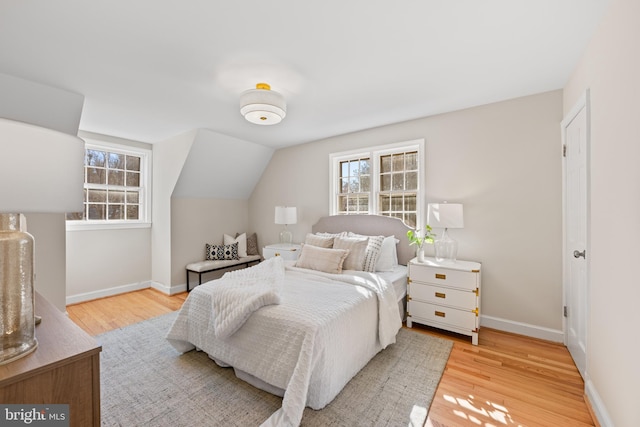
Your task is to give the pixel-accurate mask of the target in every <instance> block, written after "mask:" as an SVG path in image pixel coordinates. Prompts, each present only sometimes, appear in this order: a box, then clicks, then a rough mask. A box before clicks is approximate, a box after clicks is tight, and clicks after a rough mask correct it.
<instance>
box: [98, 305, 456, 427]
mask: <svg viewBox="0 0 640 427" xmlns="http://www.w3.org/2000/svg"><path fill="white" fill-rule="evenodd" d="M175 316H176V313H170V314H166V315H163V316H160V317H156V318H154V319H150V320H147V321H144V322H140V323H137V324H134V325H130V326H127V327H124V328H121V329H117V330H114V331H111V332H107V333H105V334H102V335H98V336H97V337H96V339H97V340H98V342H99V343H100V344H101V345H102V353H101V355H100V368H101V373H100V378H101V399H102V404H101V413H102V414H101V415H102V425H103V426H127V427H129V426H158V427H161V426H171V427H179V426H243V427H244V426H259V425H260V424H261V423H262V422H263V421H265V420H266V419H267V418H269V416H270V415H271V414H272V413H273V412H275V411H276V410H277V409H278V408H280V406H281V404H282V399H281V398H279V397H277V396H273V395H271V394H269V393H266V392H264V391H262V390H259V389H256V388H254V387H253V386H251V385H249V384H247V383H245V382H243V381H241V380H239V379H237V378H236V376H235V375H234V373H233V370H232V369H230V368H221V367H219V366H218V365H216V364H215V363H214V362H213V361H212V360H211V359H209V358H208V357H207V355H206V354H204V353H203V352H199V351H191V352H188V353H185V354H179V353H178V352H176V350H175V349H174V348H173V347H171V345H169V343H168V342H167V341H166V340H165V338H164V337H165V334H166V333H167V331H168V330H169V327H170V326H171V324H172V322H173V320H174V319H175ZM452 345H453V344H452V342H451V341H448V340H445V339H441V338H437V337H433V336H429V335H425V334H421V333H419V332H415V331H411V330H408V329H404V328H403V329H401V330H400V332H399V333H398V337H397V342H396V344H394V345H391V346H389V347H388V348H386V349H385V350H383V351H381V352H380V353H378V355H376V356H375V357H374V358H373V359H372V360H371V361H370V362H369V364H368V365H367V366H365V367H364V368H363V369H362V370H361V371H360V372H359V373H358V374H357V375H356V376H355V377H354V378H353V379H352V380H351V381H350V382H349V383H348V384H347V385H346V386H345V388H344V389H343V390H342V392H340V394H339V395H338V396H337V397H336V398H335V399H334V400H333V402H331V403H330V404H329V405H327V406H326V407H325V408H324V409H322V410H319V411H315V410H313V409H309V408H307V409H305V412H304V415H303V418H302V423H301V425H302V426H400V425H404V426H406V425H423V424H424V422H425V420H426V416H427V410H428V408H429V406H430V404H431V401H432V399H433V396H434V394H435V390H436V387H437V386H438V382H439V381H440V378H441V376H442V373H443V371H444V367H445V365H446V363H447V359H448V357H449V353H450V352H451V347H452Z"/></svg>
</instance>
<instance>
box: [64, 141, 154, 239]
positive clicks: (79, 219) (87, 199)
mask: <svg viewBox="0 0 640 427" xmlns="http://www.w3.org/2000/svg"><path fill="white" fill-rule="evenodd" d="M150 156H151V151H150V150H144V149H139V148H134V147H128V146H116V145H113V144H109V145H104V144H98V143H93V142H90V141H87V142H86V144H85V157H84V203H83V210H82V212H74V213H68V214H67V221H68V222H67V224H68V225H70V226H72V228H73V226H74V225H76V226H80V227H83V226H86V225H94V226H95V225H110V226H111V225H118V226H140V225H144V224H147V225H148V223H149V207H150V203H149V200H150V199H149V195H150V184H149V183H150V179H149V176H150V166H149V165H150Z"/></svg>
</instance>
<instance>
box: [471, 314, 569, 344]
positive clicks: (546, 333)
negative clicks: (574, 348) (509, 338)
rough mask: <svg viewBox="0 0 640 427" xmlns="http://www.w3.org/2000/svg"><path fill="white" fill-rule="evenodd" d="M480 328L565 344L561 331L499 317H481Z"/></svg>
mask: <svg viewBox="0 0 640 427" xmlns="http://www.w3.org/2000/svg"><path fill="white" fill-rule="evenodd" d="M480 326H481V327H482V326H485V327H487V328H491V329H497V330H499V331H505V332H512V333H514V334H519V335H525V336H527V337H532V338H539V339H542V340H547V341H553V342H564V332H562V331H560V330H557V329H550V328H544V327H542V326H536V325H530V324H528V323H521V322H514V321H513V320H506V319H500V318H498V317H492V316H486V315H481V316H480Z"/></svg>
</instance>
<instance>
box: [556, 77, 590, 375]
mask: <svg viewBox="0 0 640 427" xmlns="http://www.w3.org/2000/svg"><path fill="white" fill-rule="evenodd" d="M583 108H584V109H585V110H586V111H585V112H586V121H587V129H586V139H587V140H586V145H585V147H586V150H587V153H586V165H585V168H586V175H587V176H586V183H585V184H586V212H585V214H586V230H585V233H586V235H585V242H586V247H585V249H586V253H587V256H586V259H585V262H586V266H585V270H586V271H585V275H586V278H585V286H586V307H584V309H585V313H586V316H585V317H586V319H585V325H584V327H585V346H586V348H587V349H588V345H589V334H588V332H589V313H590V312H591V256H590V255H591V233H590V230H591V107H590V96H589V89H587V90H585V91H584V92H583V94H582V95H581V96H580V98H579V99H578V101H577V102H576V104H575V105H574V106H573V108H571V110H570V111H569V113H568V114H567V115H566V116H565V117H564V119H563V120H562V122H561V124H560V127H561V134H562V138H561V143H562V146H561V149H562V150H563V153H564V146H565V144H566V133H567V127H568V126H569V125H570V124H571V122H572V121H573V120H574V119H575V118H576V116H577V115H578V114H579V113H580V111H582V109H583ZM566 163H567V162H566V157H565V156H564V154H563V156H562V307H563V309H564V307H566V305H567V303H568V301H567V290H568V284H569V279H570V277H569V262H570V260H571V259H570V258H569V249H570V248H567V246H568V245H567V220H566V216H567V209H566V201H567V188H566V184H567V165H566ZM562 329H563V335H564V344H565V346H567V344H568V338H569V336H568V322H567V317H566V316H564V315H563V316H562ZM588 356H589V354H588V351H585V366H584V372H582V371H581V372H580V374H581V375H582V377H583V379H584V380H585V382H586V379H587V378H586V376H587V365H588Z"/></svg>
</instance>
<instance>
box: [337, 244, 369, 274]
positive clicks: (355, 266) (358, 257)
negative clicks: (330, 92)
mask: <svg viewBox="0 0 640 427" xmlns="http://www.w3.org/2000/svg"><path fill="white" fill-rule="evenodd" d="M368 244H369V239H368V238H367V237H365V238H364V239H363V238H356V237H336V238H335V240H334V241H333V248H334V249H346V250H348V251H349V255H348V256H347V258H346V259H345V260H344V264H343V265H342V268H343V269H344V270H356V271H362V270H363V269H364V259H365V256H366V255H367V246H368Z"/></svg>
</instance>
